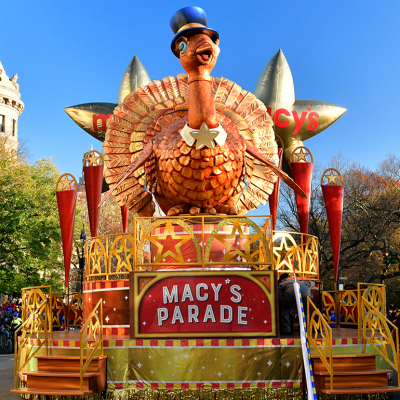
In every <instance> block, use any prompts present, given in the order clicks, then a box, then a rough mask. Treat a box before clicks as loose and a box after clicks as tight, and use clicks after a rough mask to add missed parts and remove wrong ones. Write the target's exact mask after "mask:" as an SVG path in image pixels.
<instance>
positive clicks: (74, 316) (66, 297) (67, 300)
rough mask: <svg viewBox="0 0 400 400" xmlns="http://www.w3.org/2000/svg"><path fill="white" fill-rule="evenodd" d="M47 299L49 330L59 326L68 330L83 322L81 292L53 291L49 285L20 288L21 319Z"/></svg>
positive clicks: (25, 317) (24, 318)
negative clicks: (50, 322) (49, 316)
mask: <svg viewBox="0 0 400 400" xmlns="http://www.w3.org/2000/svg"><path fill="white" fill-rule="evenodd" d="M46 299H49V307H50V315H51V319H50V320H51V321H52V324H51V326H50V329H51V331H52V330H53V328H54V329H60V328H61V327H63V328H65V329H66V330H68V329H69V328H70V327H78V326H81V325H82V323H83V317H82V313H83V297H82V294H81V293H70V294H66V293H54V292H53V291H52V288H51V286H35V287H29V288H24V289H22V321H25V320H27V319H28V317H29V316H30V315H31V314H32V313H33V312H34V311H35V310H36V309H37V308H38V307H39V305H40V304H41V303H42V302H43V301H44V300H46Z"/></svg>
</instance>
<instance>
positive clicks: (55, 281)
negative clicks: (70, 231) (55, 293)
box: [0, 140, 63, 294]
mask: <svg viewBox="0 0 400 400" xmlns="http://www.w3.org/2000/svg"><path fill="white" fill-rule="evenodd" d="M58 176H59V172H58V170H57V168H56V166H55V165H54V163H53V162H52V161H51V160H50V159H42V160H38V161H36V162H35V163H33V164H29V163H28V162H27V161H26V159H25V157H24V156H23V155H22V154H20V153H13V152H10V151H9V150H8V148H7V142H6V140H2V141H1V142H0V293H4V292H9V293H11V294H12V293H20V290H21V288H23V287H29V286H40V285H48V284H50V285H52V286H53V287H54V289H57V290H58V289H60V288H61V287H62V286H63V283H62V281H61V279H60V273H61V272H62V270H63V264H62V253H61V252H60V248H61V247H60V244H61V233H60V228H59V222H58V211H57V201H56V196H55V184H56V181H57V179H58Z"/></svg>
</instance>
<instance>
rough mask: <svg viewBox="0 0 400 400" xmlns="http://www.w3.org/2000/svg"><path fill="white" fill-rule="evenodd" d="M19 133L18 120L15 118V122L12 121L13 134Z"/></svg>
mask: <svg viewBox="0 0 400 400" xmlns="http://www.w3.org/2000/svg"><path fill="white" fill-rule="evenodd" d="M16 133H17V121H16V120H15V119H13V123H12V135H13V136H15V135H16Z"/></svg>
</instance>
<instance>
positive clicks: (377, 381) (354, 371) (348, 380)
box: [311, 353, 400, 394]
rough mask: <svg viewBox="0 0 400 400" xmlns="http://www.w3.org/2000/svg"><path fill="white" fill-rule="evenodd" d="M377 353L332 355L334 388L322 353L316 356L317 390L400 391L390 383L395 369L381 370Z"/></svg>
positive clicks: (315, 376) (312, 358)
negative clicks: (389, 377) (389, 376)
mask: <svg viewBox="0 0 400 400" xmlns="http://www.w3.org/2000/svg"><path fill="white" fill-rule="evenodd" d="M376 356H377V354H373V353H361V354H340V355H339V354H338V355H332V365H333V389H332V390H331V389H330V375H329V372H328V371H327V369H326V367H325V365H324V364H323V363H322V361H321V360H320V359H319V357H318V356H316V355H312V356H311V361H312V364H313V375H314V383H315V389H316V391H317V392H322V393H326V394H360V393H385V392H398V391H400V388H398V387H394V386H388V374H390V373H392V370H386V369H377V368H376Z"/></svg>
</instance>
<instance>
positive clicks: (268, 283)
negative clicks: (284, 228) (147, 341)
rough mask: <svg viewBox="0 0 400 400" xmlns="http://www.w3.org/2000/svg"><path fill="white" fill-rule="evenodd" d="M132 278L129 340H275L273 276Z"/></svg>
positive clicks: (153, 275) (163, 275) (215, 274)
mask: <svg viewBox="0 0 400 400" xmlns="http://www.w3.org/2000/svg"><path fill="white" fill-rule="evenodd" d="M131 279H133V282H132V280H131V288H132V286H133V290H134V296H133V297H134V318H133V325H134V326H133V327H132V326H131V332H134V337H185V336H186V337H190V336H191V337H201V336H208V337H210V336H213V337H218V336H243V335H246V336H276V323H275V318H276V313H275V281H274V273H273V272H272V271H263V272H261V271H260V272H253V271H248V272H197V273H196V272H195V273H193V272H175V273H169V272H159V273H132V278H131ZM132 283H133V285H132ZM131 297H132V296H131ZM131 312H132V307H131Z"/></svg>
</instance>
